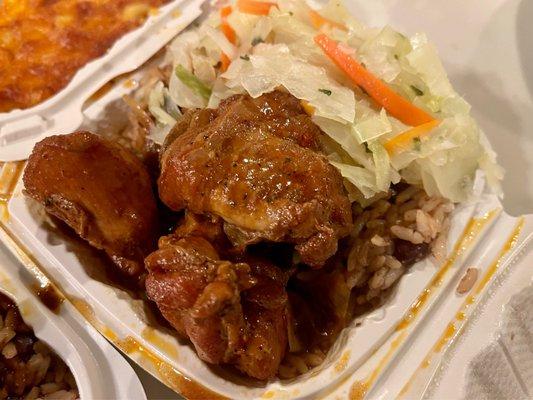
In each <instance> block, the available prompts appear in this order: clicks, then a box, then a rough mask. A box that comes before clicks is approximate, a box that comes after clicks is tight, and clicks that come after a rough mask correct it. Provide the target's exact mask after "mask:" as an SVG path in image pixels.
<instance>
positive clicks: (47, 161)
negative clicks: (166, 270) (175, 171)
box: [23, 132, 158, 277]
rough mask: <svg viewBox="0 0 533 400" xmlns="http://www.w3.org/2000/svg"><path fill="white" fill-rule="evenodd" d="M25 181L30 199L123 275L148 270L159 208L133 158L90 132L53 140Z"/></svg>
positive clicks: (34, 157)
mask: <svg viewBox="0 0 533 400" xmlns="http://www.w3.org/2000/svg"><path fill="white" fill-rule="evenodd" d="M23 180H24V186H25V193H26V194H27V195H28V196H30V197H32V198H33V199H35V200H37V201H38V202H40V203H42V204H43V205H44V206H45V208H46V211H48V212H49V213H50V214H52V215H54V216H56V217H58V218H59V219H61V220H63V221H64V222H65V223H66V224H67V225H69V226H70V227H71V228H73V229H74V230H75V231H76V233H78V234H79V235H80V236H81V237H82V238H83V239H85V240H87V241H88V242H89V243H90V244H91V245H93V246H94V247H96V248H98V249H101V250H104V251H105V252H106V253H107V254H108V255H109V257H110V258H111V259H112V260H113V262H114V263H115V264H116V265H117V266H118V267H119V268H120V269H121V270H122V271H123V272H124V273H126V274H127V275H129V276H133V277H138V276H139V275H140V274H141V273H142V272H143V271H144V257H146V255H148V253H149V252H150V251H152V250H153V249H154V247H155V246H156V243H157V233H158V228H157V226H158V221H157V208H156V201H155V197H154V195H153V192H152V186H151V182H150V178H149V176H148V173H147V171H146V169H145V167H144V165H143V164H142V163H141V162H140V161H139V160H138V159H137V157H136V156H135V155H133V154H132V153H131V152H129V151H128V150H126V149H124V148H123V147H121V146H120V145H118V144H115V143H113V142H111V141H109V140H106V139H104V138H102V137H100V136H98V135H94V134H92V133H89V132H75V133H72V134H69V135H60V136H51V137H48V138H46V139H44V140H43V141H41V142H40V143H38V144H37V145H36V146H35V148H34V149H33V153H32V154H31V156H30V158H29V160H28V164H27V166H26V169H25V171H24V177H23Z"/></svg>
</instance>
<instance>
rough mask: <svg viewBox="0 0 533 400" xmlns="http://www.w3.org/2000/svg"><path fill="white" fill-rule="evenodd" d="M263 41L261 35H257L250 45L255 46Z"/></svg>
mask: <svg viewBox="0 0 533 400" xmlns="http://www.w3.org/2000/svg"><path fill="white" fill-rule="evenodd" d="M264 42H265V41H264V40H263V38H262V37H260V36H257V37H255V38H253V40H252V46H257V45H258V44H259V43H264Z"/></svg>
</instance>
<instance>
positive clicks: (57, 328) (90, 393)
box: [0, 230, 146, 400]
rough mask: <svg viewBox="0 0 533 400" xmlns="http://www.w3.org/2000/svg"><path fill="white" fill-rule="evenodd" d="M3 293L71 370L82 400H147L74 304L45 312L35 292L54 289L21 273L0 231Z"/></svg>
mask: <svg viewBox="0 0 533 400" xmlns="http://www.w3.org/2000/svg"><path fill="white" fill-rule="evenodd" d="M0 236H1V237H2V242H3V244H2V245H0V248H1V249H0V292H1V293H3V294H5V295H6V296H8V297H9V298H10V299H11V300H13V301H14V302H15V303H16V304H17V306H18V308H19V311H20V313H21V315H22V317H23V319H24V321H25V322H26V323H27V324H28V325H30V326H31V327H32V328H33V331H34V333H35V336H37V337H38V338H39V339H41V340H42V341H44V342H46V343H47V344H48V345H49V346H50V348H52V349H53V350H54V352H55V353H56V354H58V355H59V356H60V357H61V358H62V359H63V360H64V361H65V363H66V364H67V365H68V367H69V368H70V370H71V371H72V373H73V375H74V378H75V379H76V383H77V386H78V390H79V394H80V398H81V399H128V400H146V395H145V393H144V389H143V386H142V384H141V382H140V381H139V378H138V377H137V375H136V374H135V372H134V371H133V369H132V368H131V366H130V365H129V364H128V363H127V361H126V360H125V359H124V358H123V357H122V356H121V355H120V353H119V352H118V351H116V350H115V349H114V348H113V346H111V345H110V344H109V343H108V342H107V341H106V340H105V339H104V338H103V337H102V336H101V335H100V334H99V333H98V332H97V331H96V330H95V329H94V328H93V327H92V326H90V325H89V324H88V323H87V321H85V320H84V319H83V318H82V317H81V316H80V315H79V313H78V312H77V311H76V309H75V308H74V307H72V305H71V304H68V302H65V303H62V304H61V305H60V306H59V307H58V308H57V310H50V309H49V308H47V307H46V306H45V305H44V304H43V303H42V302H41V301H40V300H39V298H38V296H36V294H35V293H36V290H35V289H36V288H41V289H42V288H45V287H48V288H49V290H51V291H52V292H53V291H54V289H50V288H51V287H52V286H49V285H52V284H51V283H50V282H49V281H48V279H47V278H46V276H44V275H42V274H40V273H39V271H37V270H32V271H29V270H21V269H20V265H19V263H18V260H16V259H15V258H13V256H12V255H11V254H10V253H9V251H8V247H10V249H11V250H14V247H12V246H13V245H14V242H12V241H11V240H10V239H9V236H8V233H7V232H6V231H4V230H2V231H1V232H0Z"/></svg>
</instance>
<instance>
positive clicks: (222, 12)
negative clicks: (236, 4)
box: [220, 6, 233, 18]
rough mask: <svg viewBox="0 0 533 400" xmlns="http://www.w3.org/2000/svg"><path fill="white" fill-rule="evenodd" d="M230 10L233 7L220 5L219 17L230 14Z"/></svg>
mask: <svg viewBox="0 0 533 400" xmlns="http://www.w3.org/2000/svg"><path fill="white" fill-rule="evenodd" d="M232 11H233V9H232V8H231V6H226V7H222V8H221V9H220V17H222V18H226V17H227V16H228V15H230V14H231V12H232Z"/></svg>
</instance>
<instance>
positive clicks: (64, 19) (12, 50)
mask: <svg viewBox="0 0 533 400" xmlns="http://www.w3.org/2000/svg"><path fill="white" fill-rule="evenodd" d="M167 2H168V0H127V1H114V0H110V1H94V0H92V1H85V0H83V1H80V0H61V1H54V2H53V3H46V2H29V1H27V0H21V1H4V2H2V3H0V37H1V38H2V39H1V40H0V66H1V67H0V113H2V112H7V111H10V110H13V109H24V108H29V107H32V106H34V105H36V104H38V103H41V102H42V101H44V100H46V99H47V98H49V97H51V96H53V95H54V94H55V93H57V92H59V91H60V90H61V89H62V88H64V87H65V86H66V85H67V84H68V83H69V82H70V80H71V79H72V77H73V76H74V74H75V73H76V72H77V71H78V69H79V68H81V67H83V66H84V65H85V64H86V63H87V62H89V61H91V60H93V59H95V58H97V57H100V56H101V55H102V54H104V53H105V52H106V51H107V50H108V49H109V48H110V47H111V46H112V45H113V43H114V42H115V41H116V40H117V39H118V38H120V37H121V36H122V35H124V34H125V33H126V32H128V31H130V30H132V29H134V28H136V27H138V26H139V25H141V24H142V23H143V22H144V21H145V19H146V17H147V16H148V15H149V14H150V13H151V12H156V11H157V7H159V6H161V5H163V4H165V3H167ZM102 27H105V29H102Z"/></svg>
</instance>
